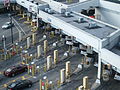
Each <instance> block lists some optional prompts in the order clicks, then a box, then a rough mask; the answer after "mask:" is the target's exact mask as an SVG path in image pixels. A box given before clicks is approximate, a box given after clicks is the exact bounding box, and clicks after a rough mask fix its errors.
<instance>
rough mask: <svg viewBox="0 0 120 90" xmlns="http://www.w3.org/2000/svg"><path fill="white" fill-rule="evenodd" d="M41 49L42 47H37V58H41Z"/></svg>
mask: <svg viewBox="0 0 120 90" xmlns="http://www.w3.org/2000/svg"><path fill="white" fill-rule="evenodd" d="M41 49H42V46H41V45H38V46H37V58H39V57H40V56H41V51H42V50H41Z"/></svg>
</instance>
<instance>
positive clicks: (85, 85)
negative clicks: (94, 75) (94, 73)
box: [83, 76, 88, 90]
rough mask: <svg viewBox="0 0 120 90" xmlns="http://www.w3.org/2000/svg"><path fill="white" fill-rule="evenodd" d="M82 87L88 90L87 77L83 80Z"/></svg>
mask: <svg viewBox="0 0 120 90" xmlns="http://www.w3.org/2000/svg"><path fill="white" fill-rule="evenodd" d="M83 87H84V89H85V90H88V76H85V77H84V78H83Z"/></svg>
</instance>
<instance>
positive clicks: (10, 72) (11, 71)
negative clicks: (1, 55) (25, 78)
mask: <svg viewBox="0 0 120 90" xmlns="http://www.w3.org/2000/svg"><path fill="white" fill-rule="evenodd" d="M26 71H27V65H25V64H18V65H15V66H12V67H10V68H7V69H6V70H5V71H4V75H5V76H7V77H14V76H15V75H17V74H20V73H23V72H26Z"/></svg>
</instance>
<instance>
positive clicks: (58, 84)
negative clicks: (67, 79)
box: [57, 80, 60, 88]
mask: <svg viewBox="0 0 120 90" xmlns="http://www.w3.org/2000/svg"><path fill="white" fill-rule="evenodd" d="M57 87H58V88H60V80H57Z"/></svg>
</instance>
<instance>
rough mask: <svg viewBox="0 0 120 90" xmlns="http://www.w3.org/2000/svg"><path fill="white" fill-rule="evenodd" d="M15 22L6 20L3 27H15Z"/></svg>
mask: <svg viewBox="0 0 120 90" xmlns="http://www.w3.org/2000/svg"><path fill="white" fill-rule="evenodd" d="M13 26H14V24H13V23H11V22H6V23H5V24H4V25H3V26H2V29H9V28H11V27H13Z"/></svg>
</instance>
